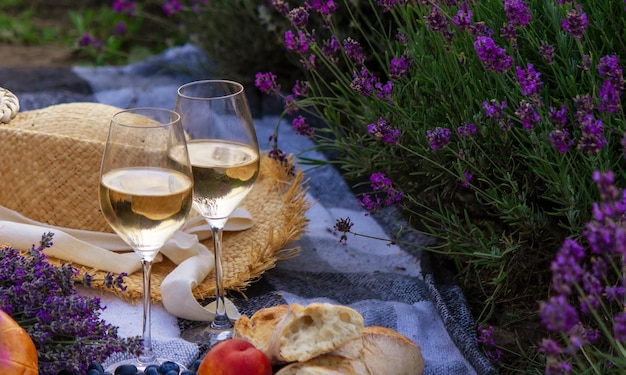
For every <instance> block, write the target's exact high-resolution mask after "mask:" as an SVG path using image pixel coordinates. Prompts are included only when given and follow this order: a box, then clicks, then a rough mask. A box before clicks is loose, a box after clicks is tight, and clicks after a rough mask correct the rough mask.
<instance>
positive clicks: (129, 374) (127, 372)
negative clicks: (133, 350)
mask: <svg viewBox="0 0 626 375" xmlns="http://www.w3.org/2000/svg"><path fill="white" fill-rule="evenodd" d="M136 374H137V366H135V365H121V366H119V367H118V368H116V369H115V375H136Z"/></svg>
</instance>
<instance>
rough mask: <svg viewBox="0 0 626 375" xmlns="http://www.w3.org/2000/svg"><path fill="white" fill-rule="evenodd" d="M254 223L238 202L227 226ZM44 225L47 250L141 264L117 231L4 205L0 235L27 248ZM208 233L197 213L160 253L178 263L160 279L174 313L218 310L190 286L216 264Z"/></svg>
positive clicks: (199, 315)
mask: <svg viewBox="0 0 626 375" xmlns="http://www.w3.org/2000/svg"><path fill="white" fill-rule="evenodd" d="M252 225H253V220H252V217H251V216H250V213H249V212H248V211H246V210H245V209H244V208H241V207H239V208H237V209H236V210H235V212H233V214H232V215H231V217H230V218H229V219H228V221H227V222H226V225H225V227H224V230H225V231H239V230H245V229H249V228H250V227H252ZM46 231H51V232H53V233H54V238H53V243H54V246H52V247H50V248H48V249H46V250H45V253H46V254H47V255H49V256H52V257H55V258H58V259H62V260H66V261H69V262H72V263H78V264H81V265H84V266H86V267H92V268H96V269H98V270H102V271H107V272H114V273H121V272H126V273H127V274H131V273H133V272H136V271H138V270H140V269H141V261H140V260H139V257H137V255H135V254H134V253H133V252H132V249H131V248H130V247H129V246H128V245H127V244H126V243H125V242H124V241H123V240H122V239H121V238H120V237H119V236H118V235H117V234H113V233H103V232H93V231H85V230H79V229H71V228H60V227H56V226H51V225H47V224H44V223H40V222H37V221H35V220H32V219H29V218H27V217H25V216H23V215H21V214H20V213H18V212H16V211H13V210H11V209H8V208H6V207H3V206H0V240H2V241H3V242H7V243H9V244H10V245H11V246H13V247H15V248H19V249H29V248H30V247H31V246H32V244H33V243H35V242H36V241H38V239H39V238H41V235H42V234H43V233H44V232H46ZM209 237H211V229H210V227H209V226H208V224H206V221H205V220H204V218H202V217H201V216H195V217H193V218H191V219H189V220H188V221H187V223H185V226H184V227H183V229H182V230H181V231H178V232H176V233H175V234H174V236H173V237H172V238H171V239H170V240H169V241H168V242H167V243H166V244H165V246H163V248H162V249H161V252H160V254H162V255H163V256H166V257H167V258H169V259H170V260H171V261H172V262H174V263H175V264H176V265H177V266H176V268H174V270H172V272H170V274H169V275H167V276H166V277H165V279H164V280H163V281H162V282H161V296H162V300H163V306H164V307H165V309H166V310H167V311H168V312H169V313H170V314H172V315H174V316H177V317H180V318H184V319H189V320H198V321H211V320H213V318H214V316H215V313H214V311H215V308H214V307H213V308H211V304H209V305H208V306H206V307H205V306H202V305H200V304H199V303H198V302H197V301H196V299H195V297H194V296H193V293H192V291H191V290H192V288H193V287H195V286H196V285H198V283H200V282H202V281H203V280H204V279H205V278H206V276H207V275H208V274H209V273H210V272H211V270H212V269H213V267H214V262H213V254H212V252H211V251H209V249H207V248H206V247H205V246H204V245H202V244H201V243H200V241H203V240H205V239H207V238H209ZM160 259H162V258H157V259H156V260H155V261H159V260H160ZM225 305H226V308H227V311H228V316H229V317H230V318H232V319H236V318H237V317H238V316H239V312H238V311H237V309H236V307H235V306H234V305H233V304H232V303H231V302H230V301H228V300H227V301H226V303H225Z"/></svg>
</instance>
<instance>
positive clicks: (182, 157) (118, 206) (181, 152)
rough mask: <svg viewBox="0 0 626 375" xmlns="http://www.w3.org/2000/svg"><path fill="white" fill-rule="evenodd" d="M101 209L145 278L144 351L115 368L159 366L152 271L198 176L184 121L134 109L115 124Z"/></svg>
mask: <svg viewBox="0 0 626 375" xmlns="http://www.w3.org/2000/svg"><path fill="white" fill-rule="evenodd" d="M98 197H99V201H100V208H101V210H102V214H103V215H104V217H105V219H106V220H107V222H108V223H109V225H111V228H112V229H113V231H114V232H115V233H117V234H118V235H119V236H120V237H121V238H122V239H123V240H124V241H125V242H126V243H127V244H128V245H129V246H130V247H131V248H132V249H133V251H134V252H135V253H136V254H137V255H138V256H139V258H140V259H141V264H142V273H143V322H142V323H143V332H142V333H143V352H142V354H141V355H140V356H139V357H138V358H134V359H130V360H126V361H122V362H118V363H115V364H113V365H112V366H111V368H112V369H114V368H116V367H118V366H120V365H121V364H133V365H135V366H136V367H137V368H138V369H142V368H145V367H146V366H148V365H151V364H160V363H163V362H165V361H166V359H162V358H157V356H156V355H155V354H154V352H153V351H152V341H151V325H150V309H151V285H150V284H151V282H150V281H151V280H150V275H151V268H152V262H153V260H154V258H155V256H156V255H157V254H158V252H159V250H160V249H161V247H162V246H163V245H164V244H165V243H166V242H167V241H168V240H169V239H170V238H171V237H172V236H173V235H174V233H175V232H176V231H177V230H179V229H180V228H181V227H182V226H183V224H184V223H185V221H186V219H187V216H188V215H189V212H190V210H191V207H192V205H193V203H192V202H193V201H192V198H193V176H192V173H191V164H190V161H189V154H188V151H187V145H186V140H185V135H184V132H183V129H182V126H181V123H180V116H179V115H178V114H177V113H176V112H174V111H170V110H167V109H160V108H135V109H129V110H125V111H121V112H119V113H117V114H115V115H114V116H113V118H112V119H111V123H110V127H109V133H108V135H107V140H106V144H105V149H104V153H103V157H102V164H101V167H100V188H99V191H98Z"/></svg>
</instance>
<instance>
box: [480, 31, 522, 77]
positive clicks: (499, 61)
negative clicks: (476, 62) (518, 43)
mask: <svg viewBox="0 0 626 375" xmlns="http://www.w3.org/2000/svg"><path fill="white" fill-rule="evenodd" d="M474 48H475V49H476V53H477V54H478V57H479V58H480V61H481V62H482V63H483V65H484V66H485V69H487V70H492V71H494V72H499V73H502V72H506V71H508V70H509V69H511V66H512V65H513V58H512V57H511V56H508V55H507V54H506V50H505V49H504V48H501V47H499V46H498V45H496V43H495V42H494V41H493V39H491V38H490V37H486V36H479V37H477V38H476V41H475V42H474Z"/></svg>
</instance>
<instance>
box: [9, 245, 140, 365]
mask: <svg viewBox="0 0 626 375" xmlns="http://www.w3.org/2000/svg"><path fill="white" fill-rule="evenodd" d="M53 236H54V235H53V233H45V234H43V235H42V237H41V242H40V244H39V246H38V247H35V245H33V246H32V247H31V249H29V251H28V252H27V253H22V252H21V251H19V250H17V249H15V248H12V247H10V246H7V247H4V248H2V249H0V309H2V310H4V311H6V312H7V313H8V314H9V315H11V317H13V319H15V321H16V322H17V323H18V324H20V326H22V327H23V328H24V329H25V330H26V331H27V332H28V334H29V335H30V336H31V338H32V340H33V342H34V343H35V346H36V348H37V352H38V357H39V373H40V374H42V375H46V374H50V375H56V374H57V373H58V372H59V371H61V370H73V371H78V372H79V373H85V372H86V371H87V367H88V366H89V364H91V363H93V362H103V361H104V360H105V359H106V358H108V357H109V356H110V355H112V354H114V353H127V352H128V353H133V354H139V352H140V351H141V339H140V338H139V337H132V338H119V337H118V336H117V327H115V326H112V325H110V324H108V323H106V322H104V321H103V320H101V319H100V310H102V309H104V308H105V307H103V306H102V305H101V303H100V299H99V298H95V297H94V298H88V297H83V296H81V295H79V294H78V293H77V291H76V288H75V284H74V283H75V281H76V276H77V275H78V270H77V269H76V268H75V267H73V266H72V265H69V264H63V265H61V266H59V267H55V266H53V265H52V264H50V263H49V262H48V261H47V256H46V255H45V254H44V249H46V248H49V247H51V246H52V245H53V243H52V237H53ZM123 276H124V275H119V276H113V275H107V279H108V280H109V281H108V282H105V284H108V285H110V286H111V287H117V288H121V289H123V288H125V287H124V285H123ZM92 279H93V278H92V276H90V275H86V276H84V277H83V282H84V283H85V284H86V285H90V282H91V281H92Z"/></svg>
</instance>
